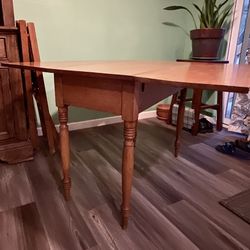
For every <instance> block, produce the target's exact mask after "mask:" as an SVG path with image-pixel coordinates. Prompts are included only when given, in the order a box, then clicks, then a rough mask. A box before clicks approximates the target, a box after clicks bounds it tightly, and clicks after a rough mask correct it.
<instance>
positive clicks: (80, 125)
mask: <svg viewBox="0 0 250 250" xmlns="http://www.w3.org/2000/svg"><path fill="white" fill-rule="evenodd" d="M153 117H156V110H152V111H145V112H142V113H140V114H139V120H142V119H146V118H153ZM120 122H122V118H121V116H111V117H106V118H99V119H93V120H88V121H80V122H71V123H68V126H69V130H70V131H73V130H79V129H84V128H93V127H100V126H104V125H109V124H114V123H120ZM56 129H57V131H59V124H56ZM37 132H38V135H39V136H42V135H43V132H42V128H41V127H38V128H37Z"/></svg>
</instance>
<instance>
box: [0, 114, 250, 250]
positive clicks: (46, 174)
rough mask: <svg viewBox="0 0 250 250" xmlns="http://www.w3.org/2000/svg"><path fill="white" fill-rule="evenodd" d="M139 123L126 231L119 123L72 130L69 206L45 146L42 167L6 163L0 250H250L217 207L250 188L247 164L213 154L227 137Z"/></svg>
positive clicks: (247, 234) (239, 223) (237, 226)
mask: <svg viewBox="0 0 250 250" xmlns="http://www.w3.org/2000/svg"><path fill="white" fill-rule="evenodd" d="M174 134H175V132H174V128H173V127H167V126H166V125H165V124H164V123H162V122H160V121H158V120H156V119H148V120H143V121H140V123H139V126H138V136H137V146H136V157H135V172H134V180H133V187H134V188H133V191H132V215H131V219H130V222H129V227H128V229H127V231H123V230H122V229H121V228H120V226H119V207H120V202H121V174H120V172H121V154H122V143H123V140H122V124H116V125H109V126H104V127H98V128H92V129H86V130H81V131H75V132H71V134H70V139H71V149H72V150H71V166H72V170H71V176H72V199H71V201H69V202H65V201H64V198H63V196H62V194H61V185H60V161H59V157H58V155H56V156H53V157H52V156H50V155H49V154H48V152H47V150H46V147H44V149H42V150H41V151H40V152H38V153H37V154H36V157H35V160H34V161H31V162H28V163H24V164H18V165H14V166H7V165H5V164H2V165H0V249H1V250H15V249H24V250H26V249H28V250H29V249H31V250H35V249H41V250H46V249H51V250H55V249H67V250H74V249H92V250H94V249H124V250H128V249H150V250H151V249H152V250H153V249H167V250H168V249H175V250H178V249H185V250H191V249H207V250H216V249H250V225H249V224H247V223H246V222H244V221H243V220H241V219H240V218H238V217H237V216H236V215H234V214H232V213H231V212H229V211H228V210H227V209H225V208H224V207H222V206H221V205H219V203H218V201H220V200H222V199H225V198H227V197H230V196H232V195H235V194H237V193H239V192H241V191H243V190H246V189H248V188H250V161H249V160H241V159H237V158H234V157H230V156H227V155H222V154H221V153H219V152H216V151H215V149H214V146H215V145H216V144H218V143H221V142H223V141H228V140H234V139H236V137H237V135H232V134H228V133H226V132H220V133H217V132H216V133H213V134H204V135H199V136H197V137H193V136H191V135H190V134H189V133H188V132H184V133H183V136H182V148H181V152H180V156H179V157H178V158H177V159H176V158H174V157H173V154H172V151H173V142H174Z"/></svg>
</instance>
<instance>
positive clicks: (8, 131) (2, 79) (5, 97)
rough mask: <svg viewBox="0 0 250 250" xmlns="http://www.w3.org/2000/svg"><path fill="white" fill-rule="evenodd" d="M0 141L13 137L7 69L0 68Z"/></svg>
mask: <svg viewBox="0 0 250 250" xmlns="http://www.w3.org/2000/svg"><path fill="white" fill-rule="evenodd" d="M0 121H1V123H0V140H6V139H8V138H12V137H14V135H15V131H14V122H13V110H12V98H11V90H10V83H9V76H8V69H6V68H5V69H4V68H0Z"/></svg>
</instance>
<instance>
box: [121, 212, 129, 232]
mask: <svg viewBox="0 0 250 250" xmlns="http://www.w3.org/2000/svg"><path fill="white" fill-rule="evenodd" d="M121 216H122V218H121V220H122V221H121V226H122V229H127V227H128V218H129V210H126V209H121Z"/></svg>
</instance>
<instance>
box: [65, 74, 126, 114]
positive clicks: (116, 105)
mask: <svg viewBox="0 0 250 250" xmlns="http://www.w3.org/2000/svg"><path fill="white" fill-rule="evenodd" d="M62 80H63V100H64V104H66V105H68V104H70V105H72V106H79V107H85V108H91V109H94V110H98V111H104V112H105V111H106V112H111V113H114V114H121V86H122V83H120V84H117V83H116V81H115V80H109V79H102V78H100V79H99V78H98V79H97V78H88V77H86V78H82V77H79V76H71V75H63V78H62Z"/></svg>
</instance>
